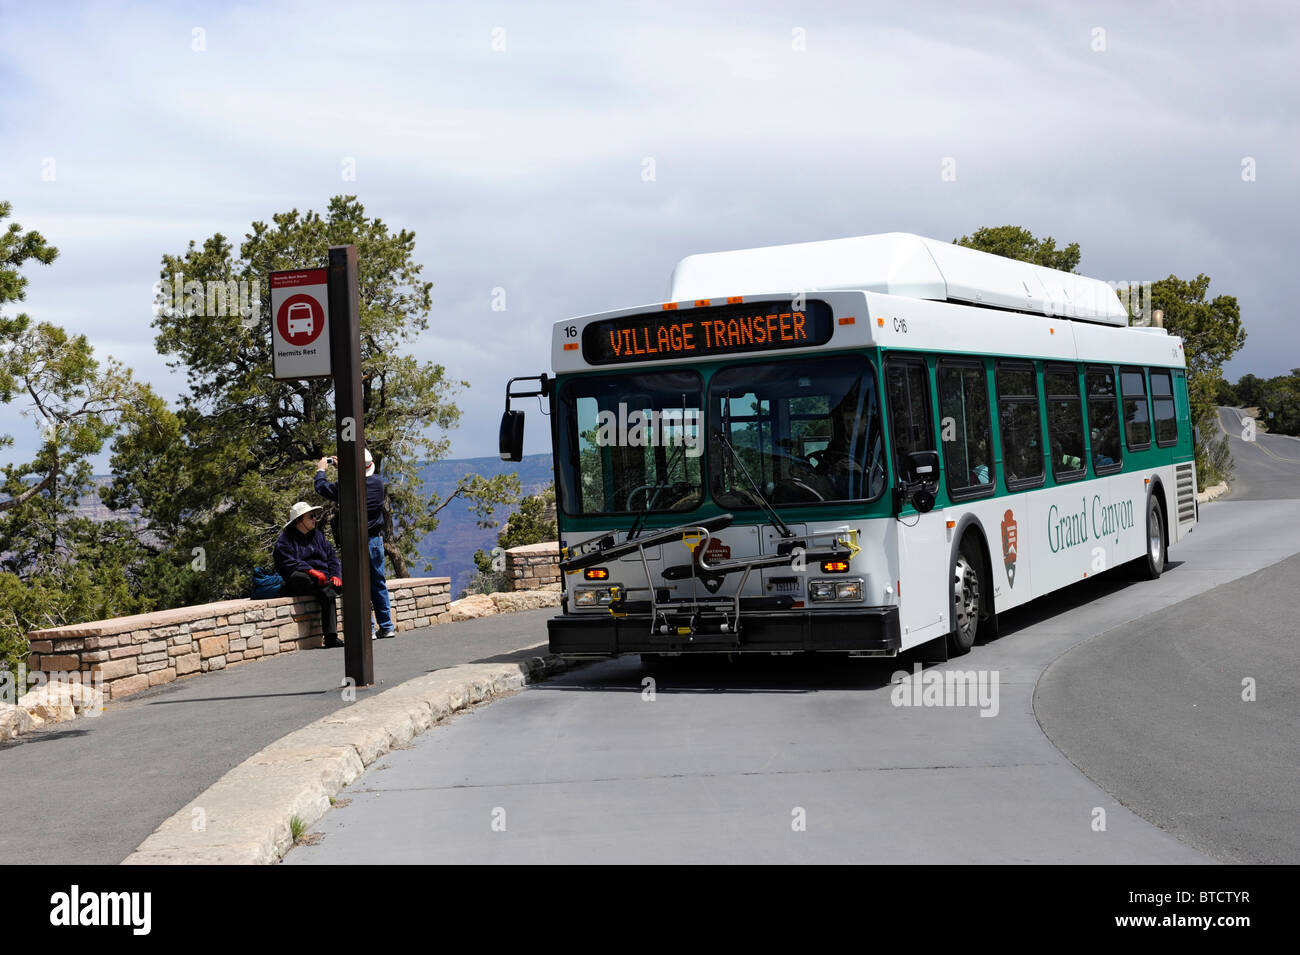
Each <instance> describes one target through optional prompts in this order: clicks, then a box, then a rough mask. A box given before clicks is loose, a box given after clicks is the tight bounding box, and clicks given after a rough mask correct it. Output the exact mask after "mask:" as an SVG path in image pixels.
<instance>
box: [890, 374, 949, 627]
mask: <svg viewBox="0 0 1300 955" xmlns="http://www.w3.org/2000/svg"><path fill="white" fill-rule="evenodd" d="M884 378H885V399H886V406H887V408H888V414H889V434H890V445H891V448H892V453H893V467H894V470H893V480H894V486H895V487H897V486H898V484H899V482H900V480H903V479H905V478H910V477H912V476H911V475H907V474H904V473H902V472H903V471H904V470H906V462H907V456H908V455H909V454H911V453H912V452H914V451H931V452H933V451H936V450H937V448H938V444H937V443H936V441H935V434H934V413H933V411H932V409H933V407H934V402H933V400H932V397H931V394H930V372H929V369H928V368H927V367H926V363H925V360H924V359H923V358H914V357H904V356H890V357H889V358H887V359H886V360H885V375H884ZM938 478H939V476H938V474H937V473H936V474H935V475H934V482H933V485H932V488H931V489H932V491H933V492H935V493H937V492H938V488H939V481H938ZM892 524H893V526H892V534H891V535H887V538H886V539H887V540H888V539H889V537H891V536H892V537H893V540H894V547H893V548H892V549H893V552H894V554H896V555H897V568H896V570H895V579H894V587H895V593H896V594H897V597H898V605H899V623H900V625H901V628H902V637H903V646H904V648H906V647H909V646H915V645H916V644H918V643H923V642H925V641H927V640H933V639H934V638H935V637H940V636H943V635H944V634H946V633H947V632H948V620H949V616H950V610H951V605H952V594H951V593H950V584H949V581H948V579H947V577H948V561H949V558H950V556H951V554H950V551H951V545H950V543H949V541H948V539H947V529H946V527H945V525H944V514H943V512H942V511H940V510H937V509H932V510H930V511H928V512H927V513H924V514H923V513H921V512H919V511H917V510H916V508H915V507H914V506H913V505H912V503H911V501H910V500H903V501H902V502H901V506H900V508H899V511H898V515H897V517H896V518H895V520H894V521H893V522H892Z"/></svg>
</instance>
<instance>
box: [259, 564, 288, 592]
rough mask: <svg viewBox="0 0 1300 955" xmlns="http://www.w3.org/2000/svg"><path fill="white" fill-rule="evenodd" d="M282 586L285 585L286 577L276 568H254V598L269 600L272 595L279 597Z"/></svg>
mask: <svg viewBox="0 0 1300 955" xmlns="http://www.w3.org/2000/svg"><path fill="white" fill-rule="evenodd" d="M282 587H284V578H282V577H281V576H280V575H279V574H277V573H276V572H275V571H274V570H271V571H267V570H263V569H262V568H261V567H254V568H253V599H254V600H269V599H270V598H272V597H279V596H280V590H281V588H282Z"/></svg>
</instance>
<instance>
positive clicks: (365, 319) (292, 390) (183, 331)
mask: <svg viewBox="0 0 1300 955" xmlns="http://www.w3.org/2000/svg"><path fill="white" fill-rule="evenodd" d="M345 244H353V245H355V246H356V247H357V253H358V261H359V267H360V276H359V278H360V282H359V286H360V307H361V366H362V381H363V384H362V400H363V405H364V410H365V416H366V423H365V428H366V443H367V446H368V447H369V449H370V451H371V453H372V455H373V456H374V459H375V462H376V465H377V466H378V467H379V469H380V473H381V474H382V475H383V476H384V479H385V482H386V483H387V486H388V503H387V505H386V509H385V539H386V542H385V547H386V552H387V556H388V560H389V563H390V565H391V568H392V576H396V577H404V576H408V574H409V570H408V566H409V562H410V561H411V560H412V559H413V558H414V556H415V553H416V548H417V546H418V544H419V541H420V540H421V539H422V538H423V537H424V536H425V535H426V534H428V533H430V532H432V531H433V530H434V529H435V528H436V527H437V525H438V516H437V515H438V512H439V511H440V510H441V509H442V508H443V507H446V506H447V504H448V503H450V501H451V500H453V499H455V498H456V497H463V498H466V499H468V500H469V501H470V502H471V511H473V512H474V513H475V514H476V516H478V518H479V521H480V524H483V525H484V526H489V527H490V526H495V521H494V520H493V512H494V509H495V508H496V507H498V506H500V504H501V503H502V502H503V501H505V500H507V499H509V497H510V482H509V481H508V480H505V479H500V478H492V479H486V478H481V477H479V476H477V475H469V476H466V477H465V478H464V479H462V481H461V483H460V485H458V487H457V488H456V490H455V491H453V493H452V494H450V495H448V496H447V498H446V499H445V500H443V499H441V498H440V497H439V496H438V495H437V494H429V495H426V494H425V493H424V490H423V487H422V482H421V480H420V478H419V474H418V470H417V469H418V465H419V464H421V463H423V462H424V461H430V460H438V459H440V458H442V457H445V456H446V454H447V453H448V451H449V448H450V442H449V440H448V439H447V438H446V437H445V432H447V431H449V430H450V429H451V428H454V427H455V426H456V424H457V423H458V422H459V420H460V410H459V409H458V408H457V406H456V404H455V403H454V401H453V400H452V399H453V396H454V395H455V393H456V392H457V391H459V389H461V388H464V387H468V384H467V383H466V382H463V381H455V380H452V379H450V378H448V376H447V374H446V371H445V369H444V368H443V366H441V365H435V364H432V363H428V362H420V361H418V360H416V359H415V358H413V357H411V356H410V355H406V354H403V350H404V349H405V348H406V347H407V346H409V345H411V344H412V343H413V342H414V341H415V339H416V338H417V337H418V336H419V335H420V334H421V333H423V332H424V331H426V330H427V329H428V316H429V311H430V307H431V294H430V290H431V288H432V283H430V282H426V281H423V280H422V278H421V270H422V267H421V266H420V265H418V264H417V263H416V262H415V259H414V250H415V234H414V233H413V232H409V231H406V230H401V231H396V232H394V231H392V230H390V229H389V227H388V226H387V225H386V224H385V223H384V222H382V221H381V220H379V219H377V218H370V217H368V216H366V214H365V210H364V209H363V207H362V205H361V203H360V202H358V201H357V199H356V198H355V197H353V196H336V197H334V198H333V199H331V200H330V202H329V207H328V209H327V211H326V213H325V214H324V215H323V216H322V215H320V214H318V213H316V212H307V213H305V214H302V213H299V212H298V211H297V210H296V209H295V210H293V211H291V212H286V213H280V214H277V215H274V216H272V221H271V223H269V224H268V223H265V222H254V223H253V224H252V226H251V231H250V232H249V233H248V234H247V235H246V236H245V237H244V241H243V243H242V244H241V245H240V247H239V250H238V253H237V254H236V251H235V249H234V248H233V246H232V245H231V243H230V242H229V241H228V240H227V239H226V238H225V237H224V236H222V235H220V234H217V235H214V236H212V237H211V238H209V239H207V240H205V241H204V242H203V243H202V244H201V245H199V244H197V243H195V242H191V243H190V245H189V247H188V249H186V251H185V252H184V253H183V254H180V255H164V256H163V259H162V268H161V273H160V274H161V277H162V278H163V280H164V281H166V282H170V283H175V282H176V281H177V278H178V277H179V276H183V279H182V281H183V282H185V283H189V282H192V281H198V282H201V283H209V282H222V283H229V282H232V281H234V282H237V283H238V282H245V283H248V287H249V288H251V287H252V283H254V282H256V283H258V286H259V291H260V303H259V308H258V310H257V312H256V314H255V316H247V317H245V316H242V315H240V314H238V313H232V314H227V315H205V316H204V318H203V319H202V321H195V320H194V318H193V316H192V315H190V314H187V313H189V312H192V311H196V310H199V309H200V307H201V306H200V303H199V302H198V301H197V298H198V297H195V300H194V301H189V300H187V301H186V302H185V305H186V307H185V309H183V310H178V309H176V308H175V307H174V306H171V305H168V306H165V307H163V308H162V309H161V310H160V311H159V314H158V315H157V316H156V318H155V320H154V323H153V324H154V327H155V328H156V329H157V330H158V334H157V338H156V342H157V347H158V350H159V352H160V353H162V354H164V355H168V356H170V357H171V359H172V360H171V362H170V364H171V365H172V367H174V368H179V369H184V371H185V374H186V378H187V381H188V392H187V393H186V394H185V395H183V396H182V398H181V401H180V405H179V407H178V408H177V409H176V410H175V411H174V412H172V411H171V410H169V409H168V408H166V407H165V406H164V405H163V404H162V403H160V402H159V403H156V404H153V405H151V406H148V407H141V408H140V409H139V410H138V413H135V414H131V415H129V416H128V417H127V425H128V428H127V431H126V433H125V434H124V435H122V436H121V437H120V438H119V439H118V440H117V441H116V442H115V443H114V446H113V451H114V454H113V469H114V473H115V476H116V477H115V480H114V484H113V488H112V491H111V493H110V495H109V497H108V500H109V502H110V505H111V506H113V507H115V508H123V507H127V508H130V507H135V508H139V510H140V513H141V514H143V515H144V516H145V518H146V519H147V521H148V527H149V530H150V531H151V532H152V534H153V536H154V537H156V539H157V540H159V541H161V542H162V547H163V548H164V550H166V551H168V552H169V553H170V555H171V556H170V558H169V564H170V565H171V566H173V567H185V566H186V562H187V561H189V559H190V555H191V554H192V553H194V549H195V548H202V549H203V553H204V555H205V558H206V565H205V567H204V568H203V569H202V570H201V571H199V570H196V571H194V572H191V573H188V574H180V575H177V576H175V577H174V578H172V579H171V581H170V585H171V586H172V588H173V589H171V590H169V591H168V593H167V595H166V601H167V603H168V604H169V605H174V604H177V603H195V602H202V601H207V600H215V599H220V598H224V597H230V596H236V595H239V594H242V593H244V592H245V591H246V590H247V588H248V585H249V575H250V573H251V570H252V567H253V565H254V564H266V563H267V562H268V561H269V558H270V551H271V547H272V545H273V543H274V541H275V538H276V536H277V535H278V534H279V532H280V529H281V527H282V526H283V523H284V520H285V516H286V515H287V513H288V510H289V507H290V505H291V504H292V503H293V502H294V501H297V500H304V499H306V500H311V499H312V495H313V493H314V492H313V490H312V477H313V475H314V473H315V461H316V460H318V459H319V458H320V457H322V456H323V455H325V454H327V453H332V452H333V451H334V450H335V449H336V446H337V439H336V436H335V434H334V405H333V382H332V380H330V379H323V380H310V381H304V380H293V381H275V380H273V379H272V377H271V375H272V366H271V349H270V338H271V335H270V328H269V325H270V322H271V321H272V320H273V316H272V315H271V310H270V289H269V287H268V281H267V276H268V273H270V272H272V271H278V270H285V269H297V268H309V267H317V266H320V265H322V264H323V263H324V262H326V261H327V258H328V251H329V248H330V247H331V246H334V245H345ZM232 311H233V310H232ZM429 427H433V428H436V429H438V430H439V431H440V432H442V433H444V436H440V437H434V436H432V435H430V434H429V433H428V431H427V429H428V428H429Z"/></svg>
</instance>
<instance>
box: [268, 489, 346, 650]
mask: <svg viewBox="0 0 1300 955" xmlns="http://www.w3.org/2000/svg"><path fill="white" fill-rule="evenodd" d="M321 510H322V509H321V508H319V507H312V505H310V504H308V503H307V502H306V501H299V502H298V503H297V504H295V505H294V506H293V507H292V508H290V509H289V522H288V523H287V524H285V525H284V530H282V531H280V537H279V539H278V540H276V542H275V569H276V572H277V573H279V575H280V576H281V577H283V578H284V590H283V591H282V593H284V594H285V595H287V596H297V595H309V596H313V597H315V598H316V600H317V602H318V603H319V604H320V628H321V632H322V633H323V634H324V635H325V646H326V647H341V646H343V641H342V640H340V639H339V623H338V612H337V610H336V609H335V604H334V601H335V598H336V597H337V595H338V592H339V591H340V590H341V589H343V580H342V577H341V575H342V573H343V568H342V567H341V566H340V564H339V557H338V554H336V553H334V548H333V547H331V546H330V542H329V541H328V540H326V539H325V535H324V534H322V533H321V532H320V531H319V530H318V529H317V528H316V521H317V520H319V519H320V512H321Z"/></svg>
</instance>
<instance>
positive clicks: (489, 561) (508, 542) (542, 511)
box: [465, 484, 560, 594]
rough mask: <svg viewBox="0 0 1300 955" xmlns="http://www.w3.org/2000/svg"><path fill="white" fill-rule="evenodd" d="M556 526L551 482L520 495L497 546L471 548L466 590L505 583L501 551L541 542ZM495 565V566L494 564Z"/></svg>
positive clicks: (477, 590) (551, 536)
mask: <svg viewBox="0 0 1300 955" xmlns="http://www.w3.org/2000/svg"><path fill="white" fill-rule="evenodd" d="M559 534H560V532H559V528H558V526H557V525H556V523H555V485H554V484H551V485H548V486H547V487H546V489H545V490H543V491H542V492H541V493H539V494H534V495H531V496H529V497H526V498H524V499H523V500H522V501H520V502H519V506H518V507H517V508H516V509H515V511H514V513H512V514H511V515H510V518H509V520H508V521H507V522H506V526H505V527H503V528H502V529H501V533H500V534H498V535H497V546H496V548H495V550H494V551H493V553H491V554H489V553H488V552H487V551H484V550H482V549H480V550H476V551H474V566H475V567H477V568H478V573H477V574H475V575H474V578H473V580H471V581H470V583H469V586H467V587H466V588H465V593H467V594H491V593H496V592H498V591H501V590H504V589H505V587H506V577H505V567H504V565H503V564H502V563H501V561H502V560H503V559H504V558H503V556H502V552H504V551H507V550H509V549H510V548H511V547H523V546H524V545H525V544H542V543H545V542H547V541H553V540H556V539H557V538H558V537H559ZM494 565H495V566H494Z"/></svg>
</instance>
